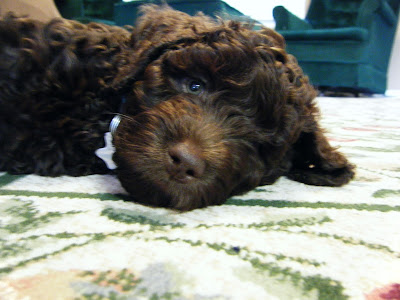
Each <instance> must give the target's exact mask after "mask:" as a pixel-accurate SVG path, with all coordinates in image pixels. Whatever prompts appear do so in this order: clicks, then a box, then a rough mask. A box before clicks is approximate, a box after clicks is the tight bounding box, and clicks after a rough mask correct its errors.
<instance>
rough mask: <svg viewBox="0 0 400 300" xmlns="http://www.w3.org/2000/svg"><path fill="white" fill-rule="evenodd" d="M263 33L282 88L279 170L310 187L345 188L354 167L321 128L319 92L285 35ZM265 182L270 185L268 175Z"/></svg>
mask: <svg viewBox="0 0 400 300" xmlns="http://www.w3.org/2000/svg"><path fill="white" fill-rule="evenodd" d="M260 34H263V35H264V36H266V37H267V43H268V46H269V51H270V52H272V53H273V55H274V66H275V70H276V71H275V74H277V76H279V77H280V79H279V85H280V88H277V90H278V92H275V94H274V95H273V97H274V98H275V99H276V100H274V104H275V107H274V109H273V111H274V116H275V117H276V118H278V119H277V121H275V122H276V124H278V125H277V127H276V130H275V133H274V134H273V135H272V137H271V143H272V144H273V145H274V147H275V149H280V159H282V162H281V166H280V167H278V169H279V168H280V169H281V170H286V171H283V172H284V173H285V175H287V177H288V178H290V179H293V180H296V181H300V182H303V183H306V184H311V185H323V186H341V185H343V184H345V183H347V182H348V181H349V180H350V179H352V178H353V176H354V166H353V165H352V164H350V163H349V162H348V161H347V159H346V157H345V156H344V155H343V154H341V153H340V152H338V151H337V149H335V148H334V147H332V146H330V145H329V142H328V140H327V138H326V137H325V135H324V133H323V130H322V129H321V128H320V126H319V124H318V121H319V120H318V119H319V110H318V108H317V106H316V103H315V98H316V96H317V93H316V91H315V89H314V88H313V87H312V85H311V84H310V82H309V79H308V77H307V76H305V75H304V73H303V71H302V69H301V68H300V66H299V65H298V63H297V60H296V59H295V58H294V57H293V56H292V55H290V54H287V53H286V51H285V41H284V39H283V38H282V36H281V35H279V34H278V33H276V32H275V31H273V30H272V29H268V28H264V29H262V30H261V31H260ZM276 93H278V94H276ZM267 121H268V120H267ZM278 152H279V151H278ZM266 155H267V156H268V155H270V153H267V154H266ZM278 156H279V155H278ZM270 172H271V171H270ZM279 172H280V171H277V175H279ZM272 173H273V172H272ZM272 177H273V176H272ZM272 177H271V178H272ZM264 181H265V182H268V176H266V178H265V180H264Z"/></svg>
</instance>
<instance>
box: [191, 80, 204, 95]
mask: <svg viewBox="0 0 400 300" xmlns="http://www.w3.org/2000/svg"><path fill="white" fill-rule="evenodd" d="M187 89H188V93H191V94H194V95H199V94H201V93H202V92H203V90H204V83H202V82H201V81H198V80H192V81H190V82H189V83H188V85H187Z"/></svg>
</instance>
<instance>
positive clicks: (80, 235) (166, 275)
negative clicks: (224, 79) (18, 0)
mask: <svg viewBox="0 0 400 300" xmlns="http://www.w3.org/2000/svg"><path fill="white" fill-rule="evenodd" d="M318 102H319V104H320V107H321V111H322V116H323V117H322V124H323V126H324V127H325V128H326V129H327V134H328V136H329V137H330V140H331V143H332V144H334V145H337V146H340V149H341V151H343V152H344V153H346V154H347V155H348V156H349V158H350V160H351V161H352V162H353V163H355V164H356V165H357V177H356V179H355V180H354V181H352V182H351V183H350V184H349V185H346V186H344V187H341V188H330V187H315V186H306V185H303V184H301V183H297V182H293V181H290V180H288V179H286V178H281V179H279V180H278V182H277V183H275V184H274V185H270V186H261V187H259V188H257V189H255V190H253V191H251V192H249V193H247V194H246V195H243V196H239V197H233V198H231V199H229V200H228V201H227V202H226V203H225V204H224V205H222V206H216V207H208V208H204V209H198V210H194V211H191V212H186V213H179V212H176V211H172V210H168V209H160V208H150V207H146V206H142V205H139V204H135V203H132V202H129V201H126V196H125V195H124V194H125V193H124V191H123V189H122V188H121V186H120V184H119V182H118V181H117V180H116V178H114V177H113V176H110V175H107V176H100V175H94V176H87V177H80V178H73V177H65V176H64V177H58V178H45V177H39V176H35V175H26V176H12V175H8V174H6V173H0V299H5V300H13V299H15V300H17V299H196V300H197V299H198V300H201V299H207V300H213V299H215V300H216V299H240V300H242V299H326V300H335V299H338V300H341V299H369V300H371V299H397V300H399V299H400V118H399V114H400V99H399V98H395V97H392V98H390V97H386V98H384V97H382V98H378V97H376V98H328V97H326V98H318Z"/></svg>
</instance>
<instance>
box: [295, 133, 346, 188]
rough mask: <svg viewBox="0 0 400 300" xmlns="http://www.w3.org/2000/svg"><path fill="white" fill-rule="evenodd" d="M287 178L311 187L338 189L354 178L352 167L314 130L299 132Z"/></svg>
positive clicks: (323, 136) (322, 135)
mask: <svg viewBox="0 0 400 300" xmlns="http://www.w3.org/2000/svg"><path fill="white" fill-rule="evenodd" d="M287 177H288V178H290V179H293V180H296V181H299V182H303V183H306V184H311V185H321V186H341V185H343V184H346V183H348V182H349V181H350V180H351V179H352V178H353V177H354V166H353V165H352V164H350V163H349V162H348V161H347V159H346V157H345V156H344V155H343V154H342V153H340V152H338V151H337V149H336V148H333V147H332V146H331V145H329V142H328V141H327V138H326V137H325V135H324V134H323V132H322V131H321V130H319V129H317V130H315V131H313V132H302V133H301V134H300V137H299V139H298V140H297V141H296V143H295V144H294V145H293V147H292V160H291V168H290V170H289V173H288V174H287Z"/></svg>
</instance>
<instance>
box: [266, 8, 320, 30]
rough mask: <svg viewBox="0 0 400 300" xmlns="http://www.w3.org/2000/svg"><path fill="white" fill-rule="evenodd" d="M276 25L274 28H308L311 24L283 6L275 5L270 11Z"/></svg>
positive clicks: (310, 27)
mask: <svg viewBox="0 0 400 300" xmlns="http://www.w3.org/2000/svg"><path fill="white" fill-rule="evenodd" d="M272 13H273V16H274V19H275V22H276V25H275V30H308V29H312V26H311V24H309V23H308V22H307V21H305V20H302V19H300V18H299V17H297V16H295V15H294V14H292V13H291V12H290V11H288V10H287V9H286V8H284V7H283V6H276V7H274V10H273V11H272Z"/></svg>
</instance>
